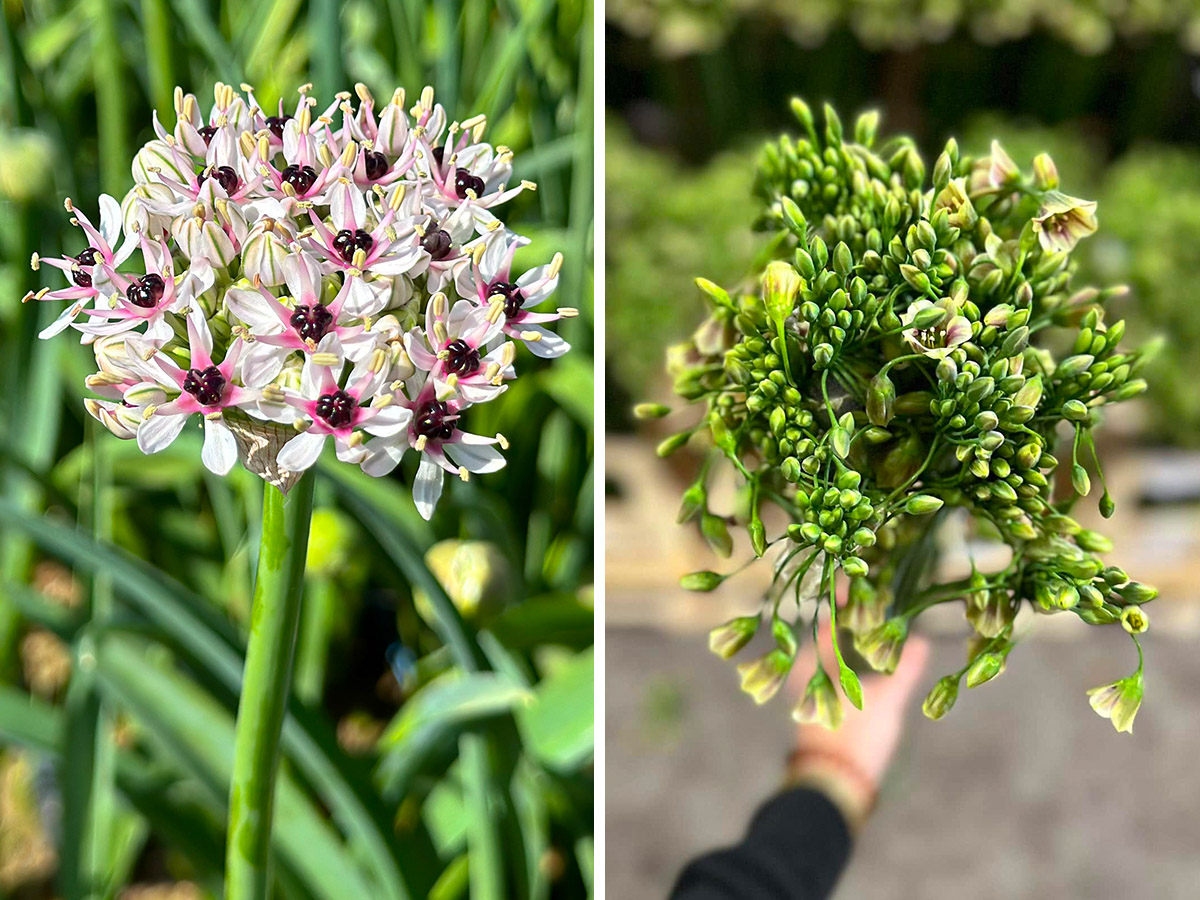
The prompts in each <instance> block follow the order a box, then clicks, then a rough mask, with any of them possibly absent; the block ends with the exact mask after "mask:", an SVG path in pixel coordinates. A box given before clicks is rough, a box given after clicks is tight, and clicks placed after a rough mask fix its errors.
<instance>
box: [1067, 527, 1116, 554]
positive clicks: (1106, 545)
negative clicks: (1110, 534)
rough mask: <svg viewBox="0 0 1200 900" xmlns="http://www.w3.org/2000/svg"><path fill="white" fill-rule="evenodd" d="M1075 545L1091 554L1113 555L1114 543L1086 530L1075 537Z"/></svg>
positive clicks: (1096, 532) (1095, 532) (1097, 533)
mask: <svg viewBox="0 0 1200 900" xmlns="http://www.w3.org/2000/svg"><path fill="white" fill-rule="evenodd" d="M1075 543H1077V544H1078V545H1079V546H1080V547H1082V548H1083V549H1084V550H1087V551H1088V552H1089V553H1111V552H1112V548H1113V542H1112V541H1111V540H1109V539H1108V538H1106V537H1105V536H1104V535H1102V534H1100V533H1099V532H1098V531H1092V530H1090V529H1087V528H1084V529H1082V530H1080V531H1079V532H1078V533H1077V534H1076V535H1075Z"/></svg>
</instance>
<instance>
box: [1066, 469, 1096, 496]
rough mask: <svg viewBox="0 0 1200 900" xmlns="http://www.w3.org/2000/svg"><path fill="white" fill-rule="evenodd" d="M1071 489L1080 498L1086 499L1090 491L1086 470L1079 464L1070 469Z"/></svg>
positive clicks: (1090, 484) (1090, 485) (1090, 482)
mask: <svg viewBox="0 0 1200 900" xmlns="http://www.w3.org/2000/svg"><path fill="white" fill-rule="evenodd" d="M1071 487H1073V488H1074V489H1075V493H1077V494H1078V495H1079V496H1080V497H1086V496H1087V495H1088V493H1090V492H1091V490H1092V480H1091V479H1090V478H1088V473H1087V469H1085V468H1084V467H1083V466H1081V465H1079V463H1075V465H1073V466H1072V467H1071Z"/></svg>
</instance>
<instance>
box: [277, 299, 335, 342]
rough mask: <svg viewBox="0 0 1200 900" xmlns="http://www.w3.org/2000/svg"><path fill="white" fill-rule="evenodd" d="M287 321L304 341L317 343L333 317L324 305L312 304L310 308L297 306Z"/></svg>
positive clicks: (327, 329) (323, 335)
mask: <svg viewBox="0 0 1200 900" xmlns="http://www.w3.org/2000/svg"><path fill="white" fill-rule="evenodd" d="M288 321H290V322H291V323H292V327H293V328H295V329H296V333H297V334H298V335H300V337H301V338H303V339H304V340H306V341H319V340H321V338H323V337H325V333H326V332H327V331H329V326H330V325H332V324H333V315H332V314H331V313H330V312H329V310H327V309H326V308H325V307H324V305H322V304H320V303H314V304H313V305H312V306H297V307H296V309H295V311H294V312H293V313H292V317H291V319H289V320H288Z"/></svg>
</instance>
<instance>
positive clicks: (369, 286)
mask: <svg viewBox="0 0 1200 900" xmlns="http://www.w3.org/2000/svg"><path fill="white" fill-rule="evenodd" d="M243 89H244V91H245V96H242V95H239V94H238V93H237V92H236V91H234V89H233V88H231V87H230V86H228V85H225V84H220V83H218V84H217V85H216V87H215V88H214V98H213V104H212V109H211V112H210V114H209V115H208V116H207V118H206V117H204V116H203V114H202V113H201V110H200V104H199V102H198V101H197V99H196V98H195V97H194V96H192V95H191V94H185V93H184V92H183V91H182V90H181V89H179V88H177V89H176V91H175V116H176V119H175V124H174V128H173V129H172V130H171V131H168V130H167V129H166V128H165V127H164V125H163V124H162V123H161V122H159V120H158V118H157V116H156V117H155V121H154V131H155V135H156V137H155V138H154V139H153V140H151V141H150V142H149V143H147V144H146V145H145V146H144V147H143V148H142V149H141V150H140V151H138V153H137V156H136V158H135V159H134V161H133V174H134V180H135V182H136V183H135V185H134V186H133V188H132V189H131V190H130V191H129V193H128V194H127V195H126V197H125V198H124V201H123V202H121V203H118V202H117V200H116V199H114V198H113V197H109V196H107V195H105V196H102V197H101V198H100V226H99V228H97V227H94V226H93V225H92V223H91V221H90V220H89V219H88V218H87V217H86V216H85V215H84V214H83V213H82V212H80V211H78V210H77V209H76V208H75V206H74V205H73V204H72V203H71V201H70V200H68V201H67V204H66V206H67V210H68V211H69V212H70V213H71V214H72V224H75V225H78V226H79V227H80V229H81V230H82V231H83V233H84V238H85V240H86V244H85V246H84V247H83V248H82V249H80V251H79V252H78V253H76V254H74V255H73V256H67V257H63V258H62V259H43V258H41V257H38V256H36V255H35V256H34V258H33V265H34V267H35V268H37V267H38V266H39V265H41V264H42V263H45V264H47V265H51V266H54V267H55V268H58V269H61V270H62V271H63V273H64V275H65V276H66V278H67V280H68V282H69V284H68V286H66V287H64V288H62V289H59V290H54V291H42V292H40V293H38V294H35V295H30V296H28V297H26V298H25V299H26V300H30V299H33V300H39V301H65V302H66V304H67V305H66V307H65V308H64V310H63V311H62V314H61V315H60V316H59V317H58V319H57V321H55V323H54V324H53V325H51V326H50V327H49V328H47V329H46V330H45V331H44V332H43V334H42V337H50V336H52V335H54V334H57V333H58V332H60V331H62V330H64V329H66V328H68V327H73V328H75V329H76V330H77V331H78V332H80V334H81V340H82V342H84V343H90V344H92V346H93V348H94V350H95V354H96V360H97V365H98V368H99V372H98V373H97V374H96V375H94V376H90V377H89V378H88V382H87V383H88V386H89V387H91V388H92V389H93V390H94V391H95V392H96V393H97V394H99V395H100V396H101V397H102V398H104V399H93V400H89V401H87V402H86V404H85V405H86V408H87V410H88V412H89V413H90V414H91V415H92V416H94V417H95V418H96V419H97V420H98V421H100V422H101V423H102V424H103V425H104V426H105V427H106V428H107V429H108V430H109V431H110V432H112V433H113V434H115V435H116V436H118V437H120V438H124V439H136V440H137V442H138V446H139V447H140V448H141V449H142V450H143V451H144V452H147V453H154V452H157V451H159V450H161V449H163V448H164V447H166V446H167V445H168V444H170V443H172V442H173V441H174V440H175V438H176V437H177V436H178V435H179V434H180V433H181V432H182V431H183V429H184V428H185V427H186V425H187V422H188V421H189V419H190V418H191V416H192V414H193V413H199V414H200V415H201V417H202V420H203V422H204V433H205V439H204V450H203V453H202V459H203V461H204V464H205V465H206V466H207V467H208V468H209V469H211V470H212V471H213V472H216V473H217V474H225V473H226V472H228V471H229V469H230V468H231V467H232V466H233V464H234V463H235V462H236V461H237V458H238V455H239V441H238V440H237V439H236V438H235V432H239V433H240V432H245V431H246V430H247V429H248V430H249V432H253V433H259V434H261V435H270V436H271V440H270V441H266V442H265V444H266V445H267V446H275V445H279V444H282V448H281V449H280V450H279V451H278V454H277V455H276V456H275V457H274V458H273V459H271V460H269V461H267V462H265V463H260V462H257V461H256V462H252V463H251V462H248V465H252V466H253V467H254V470H255V471H256V472H257V473H258V474H260V475H262V477H264V478H266V479H268V480H270V481H272V483H275V484H276V485H277V486H279V487H281V488H284V489H286V487H287V486H288V485H289V484H290V483H291V481H292V480H294V478H295V477H298V474H299V473H300V472H302V471H304V470H305V469H307V468H309V467H310V466H312V465H313V464H314V463H315V462H316V460H317V458H318V457H319V456H320V454H321V451H322V448H323V446H324V445H325V444H326V443H327V442H328V439H329V438H333V441H334V444H335V445H336V448H337V456H338V458H339V459H341V460H342V461H344V462H347V463H350V464H354V465H361V466H362V467H363V469H364V471H366V472H367V473H368V474H371V475H384V474H386V473H388V472H390V471H391V470H392V469H394V468H395V467H396V465H397V464H398V463H399V461H400V459H401V458H402V457H403V455H404V453H405V452H406V451H408V450H410V449H411V450H415V451H416V452H417V453H419V454H421V456H422V462H421V465H420V467H419V471H420V474H419V475H418V477H417V481H416V485H415V486H414V493H415V495H416V499H417V507H418V509H419V510H420V512H421V514H422V515H424V516H425V517H426V518H428V517H429V516H430V515H432V513H433V509H434V507H435V505H436V503H437V498H438V496H439V495H440V493H441V484H442V479H441V472H442V470H443V469H448V470H449V471H451V472H454V473H455V474H459V475H461V476H462V477H466V476H467V474H468V473H470V472H491V471H495V470H496V469H499V468H500V467H502V466H503V465H504V457H503V456H502V455H501V454H500V453H499V451H497V450H496V449H494V445H499V446H501V447H503V446H504V441H503V439H502V438H499V437H497V438H481V437H478V436H476V435H472V434H470V433H469V432H467V431H464V430H463V424H464V421H465V418H467V417H469V409H470V408H471V407H472V406H474V405H476V404H480V403H485V402H488V401H491V400H493V399H495V398H496V397H497V396H498V395H499V394H501V393H503V391H504V390H505V388H506V386H507V383H508V382H511V380H512V379H513V378H515V377H516V370H515V360H516V353H515V344H514V343H512V342H511V341H509V340H506V336H508V337H510V338H512V339H513V340H515V341H519V342H523V343H525V344H526V346H528V347H530V348H531V349H532V350H533V351H534V352H535V353H537V354H538V355H540V356H544V357H555V356H560V355H562V354H563V353H565V352H566V351H567V349H568V345H567V344H566V342H565V341H563V340H561V338H559V337H558V336H557V335H555V334H554V333H553V332H551V331H549V330H547V329H546V328H545V327H543V326H544V325H545V324H546V323H549V322H551V321H554V320H556V319H559V318H562V317H564V316H570V315H574V314H575V311H574V310H573V309H559V310H557V311H556V312H553V313H547V312H539V311H535V308H536V307H538V306H540V305H541V304H542V303H543V302H544V301H545V300H547V299H548V298H549V296H550V295H551V294H552V293H553V291H554V289H555V287H556V286H557V283H558V272H559V269H560V267H561V265H562V257H561V255H556V256H555V258H554V260H553V262H551V263H550V264H549V265H546V266H540V267H537V268H535V269H533V270H531V271H528V272H525V273H523V274H519V275H518V274H517V273H516V272H513V271H512V259H513V253H514V251H515V250H516V249H517V248H518V247H520V246H524V245H526V244H528V243H529V241H528V239H526V238H523V237H521V236H520V235H517V234H515V233H513V232H511V231H510V230H509V229H508V228H507V227H506V226H505V225H504V223H503V222H502V221H501V220H500V219H498V218H497V217H496V213H495V210H496V209H497V208H498V207H499V205H500V204H502V203H503V202H504V201H505V200H507V199H509V198H511V197H513V196H515V195H516V194H517V193H520V192H521V191H522V190H525V189H529V188H532V187H533V185H532V184H530V183H527V182H522V183H521V184H520V185H519V186H516V187H511V188H510V187H509V185H508V181H509V179H510V177H511V172H512V153H511V152H510V151H508V150H507V149H503V148H493V147H492V146H491V145H490V144H488V143H485V142H484V141H483V135H484V132H485V130H486V121H485V119H484V117H483V116H474V117H472V118H470V119H467V120H464V121H462V122H457V121H454V122H450V121H449V117H448V115H447V113H446V111H445V110H444V109H443V108H442V107H441V105H439V104H437V103H435V101H434V93H433V89H432V88H425V90H423V91H422V92H421V94H420V97H419V98H418V100H417V102H416V103H415V104H414V105H413V106H412V107H411V108H409V109H405V94H404V91H402V90H398V91H396V93H395V94H394V95H393V96H392V97H391V99H390V100H389V101H388V102H387V103H386V104H384V105H383V106H382V108H381V109H377V107H376V103H375V99H374V98H373V97H372V96H371V94H370V92H369V91H368V90H367V89H366V87H365V86H363V85H361V84H360V85H357V86H356V94H357V97H358V100H359V106H358V108H357V110H355V109H354V108H353V107H352V106H351V104H350V102H349V98H350V95H349V94H339V95H338V97H337V99H336V100H335V101H334V102H333V104H331V105H330V106H329V107H328V108H327V109H326V110H325V111H324V112H321V111H320V110H317V109H316V101H315V100H314V99H313V98H312V97H310V96H309V93H308V92H309V89H310V86H305V87H302V88H301V89H300V91H299V97H298V100H297V102H296V107H295V111H294V113H292V114H291V115H288V114H286V113H285V112H284V110H283V105H282V103H281V104H280V107H279V111H278V114H277V115H273V114H268V112H267V111H266V110H264V109H263V108H262V107H260V106H259V104H258V101H257V99H256V98H255V96H254V92H253V90H252V89H250V88H249V87H248V86H245V85H243ZM314 112H315V113H316V115H314ZM134 250H140V251H141V253H140V259H138V260H137V261H136V263H134V264H133V265H132V266H131V265H130V262H131V255H132V253H133V251H134ZM449 291H454V292H455V293H456V294H457V298H456V299H451V297H450V296H448V294H447V292H449ZM116 341H119V342H120V343H119V344H117V343H114V342H116ZM258 443H259V444H263V443H264V441H263V440H261V439H260V440H259V442H258ZM447 457H449V459H448V458H447ZM244 458H245V459H247V460H249V457H244ZM451 460H453V462H451ZM268 463H269V464H268Z"/></svg>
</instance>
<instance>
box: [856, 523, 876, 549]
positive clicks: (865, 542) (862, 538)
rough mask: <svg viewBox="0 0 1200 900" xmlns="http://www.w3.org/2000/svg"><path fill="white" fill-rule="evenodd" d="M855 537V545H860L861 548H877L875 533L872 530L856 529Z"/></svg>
mask: <svg viewBox="0 0 1200 900" xmlns="http://www.w3.org/2000/svg"><path fill="white" fill-rule="evenodd" d="M853 537H854V543H856V544H858V546H860V547H874V546H875V532H873V531H872V530H871V529H870V528H866V527H863V528H856V529H855V531H854V535H853Z"/></svg>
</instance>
